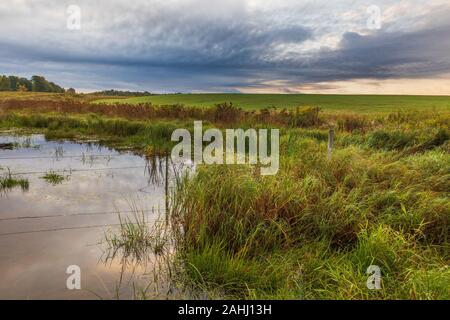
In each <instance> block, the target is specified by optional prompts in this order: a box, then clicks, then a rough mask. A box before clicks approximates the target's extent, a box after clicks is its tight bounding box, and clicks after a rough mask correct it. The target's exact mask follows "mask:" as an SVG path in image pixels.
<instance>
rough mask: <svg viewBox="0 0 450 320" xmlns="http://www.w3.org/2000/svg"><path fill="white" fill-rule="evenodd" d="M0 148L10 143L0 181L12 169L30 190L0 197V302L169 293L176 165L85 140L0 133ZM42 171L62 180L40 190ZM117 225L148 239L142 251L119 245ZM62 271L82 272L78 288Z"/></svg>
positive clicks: (1, 156)
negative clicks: (170, 208)
mask: <svg viewBox="0 0 450 320" xmlns="http://www.w3.org/2000/svg"><path fill="white" fill-rule="evenodd" d="M1 143H3V144H7V143H13V144H14V145H15V147H14V148H12V149H1V150H0V175H4V174H6V173H7V172H8V170H10V171H11V173H12V174H15V173H21V174H20V176H21V177H26V178H27V179H28V181H29V189H28V191H27V192H22V191H21V190H20V189H11V190H9V191H8V192H7V193H6V194H3V195H1V196H0V275H1V280H2V281H1V282H0V298H2V299H13V298H20V299H24V298H34V299H54V298H56V299H79V298H83V299H92V298H94V299H95V298H96V297H101V298H117V297H118V298H121V299H129V298H138V297H141V298H142V297H147V298H149V297H150V298H152V297H153V298H164V297H167V295H168V294H170V292H171V288H172V285H171V284H170V279H168V277H167V275H170V273H171V270H170V264H169V263H168V259H170V256H171V254H172V246H171V244H170V241H169V240H168V239H169V238H170V237H169V236H168V233H167V232H168V229H167V224H166V222H167V221H166V215H165V211H166V208H167V207H168V205H169V203H168V197H166V195H167V194H168V192H169V189H170V186H171V185H172V184H173V183H174V181H175V180H176V179H177V177H178V175H179V173H178V170H179V169H180V168H175V167H174V166H173V165H172V164H171V163H170V161H169V159H168V158H161V159H160V158H152V159H145V158H142V157H140V156H137V155H135V154H133V153H130V152H117V151H115V150H112V149H109V148H106V147H103V146H101V145H99V144H96V143H92V142H91V143H75V142H61V141H60V142H55V141H46V140H45V138H44V137H43V136H42V135H32V136H28V137H21V136H12V135H3V136H0V144H1ZM49 171H52V172H58V173H60V174H67V175H70V179H68V180H64V181H62V182H61V183H60V184H57V185H52V184H49V183H48V182H46V181H45V180H44V179H41V178H40V177H42V176H43V175H44V174H45V173H46V172H49ZM119 213H120V214H119ZM131 225H134V226H133V227H132V226H131ZM143 225H145V226H149V225H155V228H142V226H143ZM124 226H125V227H128V228H129V229H128V232H130V234H131V235H133V236H136V237H137V238H135V239H139V237H141V239H142V237H144V239H146V238H147V240H148V242H149V244H150V245H149V246H148V248H146V249H145V250H146V251H144V252H141V253H142V255H140V256H139V255H137V254H136V253H137V252H134V253H133V252H131V251H130V250H128V251H127V245H128V249H129V247H130V244H127V243H120V240H121V239H122V240H123V239H125V238H126V237H123V236H124V235H123V234H121V233H122V232H123V227H124ZM133 228H134V229H133ZM111 240H113V241H116V242H115V243H116V244H120V246H118V247H114V246H112V242H111ZM111 249H112V250H111ZM148 250H151V251H148ZM69 265H78V266H80V268H81V275H82V276H81V287H82V289H81V290H68V289H67V288H66V280H67V277H68V276H69V275H68V274H66V268H67V267H68V266H69Z"/></svg>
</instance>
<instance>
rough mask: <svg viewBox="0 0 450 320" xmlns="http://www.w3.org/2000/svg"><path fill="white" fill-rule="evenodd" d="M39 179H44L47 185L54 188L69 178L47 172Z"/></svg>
mask: <svg viewBox="0 0 450 320" xmlns="http://www.w3.org/2000/svg"><path fill="white" fill-rule="evenodd" d="M41 179H44V180H45V181H47V182H48V183H50V184H52V185H54V186H55V185H58V184H61V183H63V182H64V181H65V180H68V179H69V176H64V175H62V174H59V173H57V172H54V171H49V172H47V173H45V175H43V176H42V177H41Z"/></svg>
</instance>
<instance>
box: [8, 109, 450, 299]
mask: <svg viewBox="0 0 450 320" xmlns="http://www.w3.org/2000/svg"><path fill="white" fill-rule="evenodd" d="M32 107H36V108H37V109H36V110H35V111H36V112H30V113H29V114H25V111H28V110H30V109H31V108H32ZM0 109H1V110H2V111H3V115H2V116H1V117H0V127H3V128H12V127H19V128H35V129H38V130H44V131H45V132H46V136H47V137H54V138H57V137H61V136H66V137H78V136H80V135H81V136H83V135H84V136H93V135H94V136H96V137H99V138H100V139H103V140H108V141H109V143H111V144H112V145H114V146H119V147H120V146H133V147H134V148H137V149H138V150H140V152H142V153H145V154H147V155H148V156H149V157H152V156H154V155H159V154H164V152H168V151H169V150H170V149H171V146H172V145H171V144H170V142H169V140H170V135H171V133H172V131H173V130H174V129H176V128H179V127H183V128H188V129H191V126H192V119H197V120H205V126H208V125H214V126H217V127H219V128H220V129H223V128H227V127H241V128H247V127H251V126H253V127H279V128H280V129H281V135H280V143H281V145H280V170H279V172H278V173H277V175H275V176H261V175H259V171H258V170H257V168H255V167H251V166H246V165H233V166H227V165H210V166H201V165H200V166H198V167H197V168H196V173H195V175H192V176H191V177H190V178H187V177H184V178H181V179H178V180H177V181H178V182H179V184H178V185H177V186H176V187H175V188H174V190H173V192H174V193H173V195H172V196H171V199H170V200H171V201H170V204H171V206H170V213H169V216H168V219H169V222H167V221H164V222H163V223H161V224H160V225H158V224H156V227H155V228H148V225H147V224H146V222H147V221H146V220H145V218H144V217H143V215H142V214H141V213H139V210H137V211H136V215H135V216H133V217H131V218H123V219H122V218H121V226H120V227H119V229H118V230H119V232H118V233H117V234H109V235H107V243H108V244H109V248H110V249H111V253H112V254H111V256H112V257H116V256H119V255H120V256H124V257H127V258H131V259H132V260H142V259H145V257H148V256H149V255H155V254H156V255H160V254H161V253H162V254H163V255H164V253H166V252H167V248H173V249H174V250H175V249H176V253H175V258H174V260H171V261H174V262H176V264H175V265H176V271H177V272H176V273H177V274H178V275H177V280H179V281H180V282H181V283H182V284H183V285H184V286H186V287H187V288H189V290H190V291H191V292H193V295H192V296H196V295H195V293H196V292H197V293H199V294H198V296H201V297H213V298H224V297H225V298H248V299H267V298H273V299H286V298H289V299H449V290H448V288H449V282H450V272H449V268H448V262H449V261H450V251H449V249H450V247H449V242H448V241H449V230H450V201H449V190H450V141H449V136H450V131H449V128H450V112H449V111H447V110H442V111H441V112H440V113H433V112H426V111H414V112H409V111H406V112H391V113H384V114H373V115H355V113H350V112H348V113H344V112H342V113H339V114H337V113H333V114H330V113H323V112H321V111H320V110H316V109H314V108H299V109H295V108H294V109H291V110H283V109H281V110H278V109H277V110H275V109H274V108H266V109H262V110H258V111H249V110H240V109H239V108H238V107H236V106H234V105H230V104H222V105H220V106H216V107H215V108H209V109H208V110H206V109H204V108H190V107H185V106H182V105H172V106H168V107H167V106H166V107H162V106H151V105H148V104H146V105H144V104H142V105H139V104H138V105H126V104H120V105H113V106H111V105H109V106H107V105H102V104H100V105H96V106H90V105H87V104H85V103H78V102H70V103H64V104H61V103H59V102H58V103H56V102H55V103H53V104H50V103H49V104H42V103H35V104H32V103H29V102H21V104H17V103H13V102H12V101H9V102H7V103H6V102H5V103H3V104H2V105H1V108H0ZM226 115H227V117H226ZM148 120H152V121H148ZM153 120H154V121H153ZM330 126H335V128H336V137H335V147H334V150H333V158H332V160H328V159H327V138H328V129H329V127H330ZM167 227H169V229H166V228H167ZM163 230H170V232H169V233H166V232H165V231H164V232H161V231H163ZM168 244H170V245H169V246H168ZM169 251H170V250H169ZM371 264H376V265H379V266H380V268H381V271H382V288H381V290H374V291H371V290H368V289H367V287H366V280H367V277H368V275H367V274H366V270H367V267H368V266H369V265H371ZM173 274H174V273H172V275H173ZM140 296H144V297H145V295H144V294H140ZM192 296H191V297H192Z"/></svg>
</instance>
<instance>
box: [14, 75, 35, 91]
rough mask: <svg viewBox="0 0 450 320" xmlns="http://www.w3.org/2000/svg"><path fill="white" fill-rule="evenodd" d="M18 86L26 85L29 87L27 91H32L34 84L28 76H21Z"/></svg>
mask: <svg viewBox="0 0 450 320" xmlns="http://www.w3.org/2000/svg"><path fill="white" fill-rule="evenodd" d="M17 86H18V87H21V86H23V87H25V88H26V89H27V90H26V91H32V90H33V84H32V83H31V81H30V80H28V79H27V78H19V80H18V82H17Z"/></svg>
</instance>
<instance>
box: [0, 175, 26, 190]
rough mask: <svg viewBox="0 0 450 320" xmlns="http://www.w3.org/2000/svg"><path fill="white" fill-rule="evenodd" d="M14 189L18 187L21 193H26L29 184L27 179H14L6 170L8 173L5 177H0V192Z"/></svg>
mask: <svg viewBox="0 0 450 320" xmlns="http://www.w3.org/2000/svg"><path fill="white" fill-rule="evenodd" d="M15 187H20V189H22V191H28V189H29V187H30V183H29V181H28V179H24V178H21V177H14V176H13V175H12V174H11V172H9V170H8V173H7V174H6V175H4V176H2V177H0V191H1V192H2V193H6V192H8V191H10V190H12V189H14V188H15Z"/></svg>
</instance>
